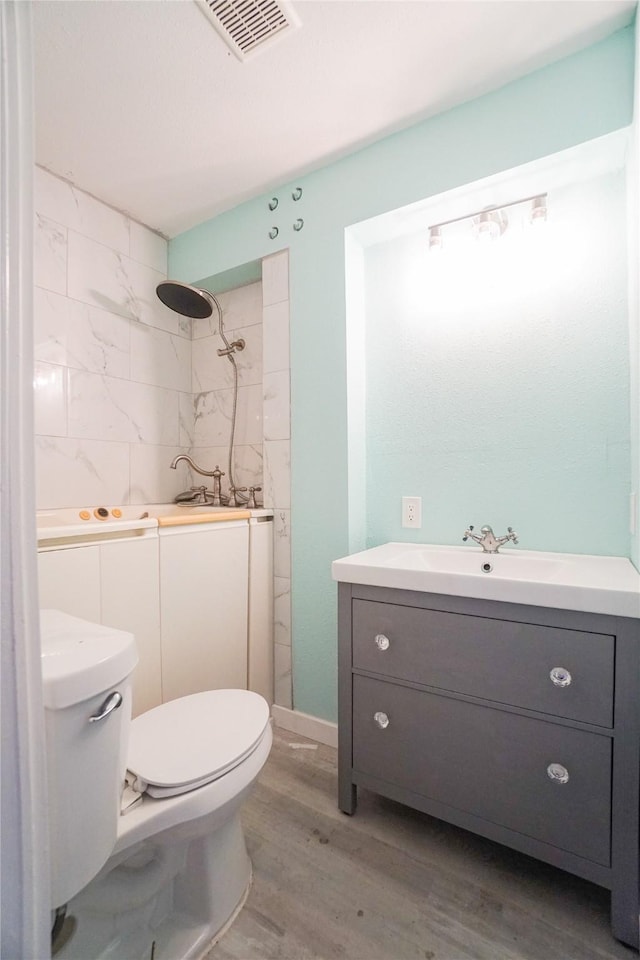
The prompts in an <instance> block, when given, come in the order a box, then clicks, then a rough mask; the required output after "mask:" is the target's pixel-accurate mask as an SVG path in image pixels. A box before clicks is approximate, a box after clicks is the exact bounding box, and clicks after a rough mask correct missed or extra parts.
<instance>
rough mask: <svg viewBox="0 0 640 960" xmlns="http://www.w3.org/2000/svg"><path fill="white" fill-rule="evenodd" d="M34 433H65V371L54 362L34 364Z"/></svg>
mask: <svg viewBox="0 0 640 960" xmlns="http://www.w3.org/2000/svg"><path fill="white" fill-rule="evenodd" d="M33 386H34V404H35V408H34V418H35V429H36V433H43V434H49V435H53V436H58V437H64V436H66V433H67V371H66V370H65V368H64V367H61V366H58V365H57V364H54V363H40V362H38V361H36V363H35V365H34V376H33Z"/></svg>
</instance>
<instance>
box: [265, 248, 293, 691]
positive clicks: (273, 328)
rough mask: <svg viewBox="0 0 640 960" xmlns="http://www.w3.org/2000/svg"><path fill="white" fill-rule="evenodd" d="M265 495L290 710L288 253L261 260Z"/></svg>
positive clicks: (283, 687) (278, 640)
mask: <svg viewBox="0 0 640 960" xmlns="http://www.w3.org/2000/svg"><path fill="white" fill-rule="evenodd" d="M262 303H263V313H262V326H263V354H262V362H263V377H262V381H263V417H264V487H265V491H264V496H265V503H268V504H269V505H270V506H272V507H273V509H274V564H273V572H274V683H275V702H276V703H277V704H278V705H279V706H282V707H289V708H290V709H291V708H292V707H293V694H292V672H291V559H290V558H291V455H290V451H291V418H290V369H289V368H290V361H289V254H288V252H287V251H286V250H285V251H282V252H281V253H277V254H274V255H273V256H270V257H267V258H266V259H264V260H263V261H262Z"/></svg>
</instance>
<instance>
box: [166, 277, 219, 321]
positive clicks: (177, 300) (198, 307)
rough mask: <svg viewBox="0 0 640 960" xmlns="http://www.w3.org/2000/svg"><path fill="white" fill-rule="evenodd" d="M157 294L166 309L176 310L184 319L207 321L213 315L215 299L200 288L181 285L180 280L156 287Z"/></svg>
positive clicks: (185, 284)
mask: <svg viewBox="0 0 640 960" xmlns="http://www.w3.org/2000/svg"><path fill="white" fill-rule="evenodd" d="M156 293H157V294H158V297H159V298H160V300H162V302H163V303H164V305H165V307H169V309H170V310H175V312H176V313H180V314H182V316H183V317H192V318H193V319H194V320H205V319H206V318H207V317H210V316H211V314H212V313H213V305H214V303H215V299H214V298H213V296H212V295H211V294H210V293H208V292H207V291H206V290H201V289H200V287H192V286H191V285H190V284H188V283H180V281H179V280H164V281H163V282H162V283H159V284H158V286H157V287H156Z"/></svg>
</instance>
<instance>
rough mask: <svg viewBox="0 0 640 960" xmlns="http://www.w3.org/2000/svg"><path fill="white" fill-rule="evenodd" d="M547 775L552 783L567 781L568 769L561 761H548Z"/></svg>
mask: <svg viewBox="0 0 640 960" xmlns="http://www.w3.org/2000/svg"><path fill="white" fill-rule="evenodd" d="M547 776H548V777H549V780H553V782H554V783H568V782H569V771H568V770H567V768H566V767H563V766H562V764H561V763H550V764H549V766H548V767H547Z"/></svg>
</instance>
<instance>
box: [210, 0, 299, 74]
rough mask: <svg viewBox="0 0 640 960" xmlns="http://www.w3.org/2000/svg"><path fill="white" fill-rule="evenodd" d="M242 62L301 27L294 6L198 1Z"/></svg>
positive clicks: (264, 0)
mask: <svg viewBox="0 0 640 960" xmlns="http://www.w3.org/2000/svg"><path fill="white" fill-rule="evenodd" d="M195 2H196V3H197V5H198V6H199V7H200V9H201V10H202V12H203V13H204V15H205V17H206V18H207V20H209V21H210V22H211V23H212V24H213V26H214V27H215V28H216V30H217V31H218V33H219V34H220V36H221V37H222V39H223V40H224V42H225V43H226V44H227V46H228V47H229V49H230V50H232V51H233V53H235V55H236V57H237V58H238V59H239V60H248V59H249V57H251V56H253V54H255V53H258V52H259V51H260V50H264V49H266V48H267V47H268V46H270V45H271V43H272V42H273V41H275V40H277V39H280V38H282V37H283V36H284V35H285V34H288V33H290V32H291V31H292V30H295V29H297V28H298V27H299V26H300V21H299V20H298V17H297V16H296V14H295V13H294V12H293V9H292V7H291V4H290V3H286V2H283V0H280V2H276V0H195Z"/></svg>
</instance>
